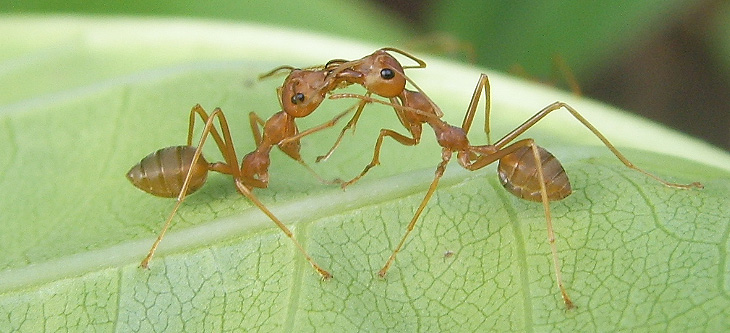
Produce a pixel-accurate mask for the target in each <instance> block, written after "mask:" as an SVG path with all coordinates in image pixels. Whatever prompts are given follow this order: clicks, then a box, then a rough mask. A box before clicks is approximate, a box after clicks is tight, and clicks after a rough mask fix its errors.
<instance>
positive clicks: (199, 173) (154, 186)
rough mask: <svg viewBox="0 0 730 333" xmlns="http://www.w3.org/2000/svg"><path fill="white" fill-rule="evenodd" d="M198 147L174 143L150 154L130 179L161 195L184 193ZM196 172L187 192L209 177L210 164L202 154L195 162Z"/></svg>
mask: <svg viewBox="0 0 730 333" xmlns="http://www.w3.org/2000/svg"><path fill="white" fill-rule="evenodd" d="M195 149H196V148H195V147H192V146H173V147H166V148H162V149H160V150H158V151H156V152H154V153H151V154H149V155H147V156H146V157H145V158H143V159H142V160H141V161H140V162H139V163H137V165H135V166H133V167H132V168H131V169H129V172H127V179H129V181H130V182H131V183H132V184H133V185H134V186H136V187H137V188H139V189H141V190H142V191H145V192H147V193H149V194H152V195H156V196H158V197H165V198H174V197H177V196H178V195H180V192H181V190H182V187H183V183H184V182H185V176H186V175H187V174H188V170H190V168H191V163H192V161H193V155H195ZM192 169H193V170H192V176H191V178H190V184H189V187H188V190H187V192H186V194H190V193H193V192H195V191H196V190H198V189H199V188H200V187H201V186H203V184H205V180H206V179H207V177H208V169H209V164H208V162H207V161H206V160H205V158H203V156H202V155H201V156H200V158H198V161H197V162H196V163H195V165H194V166H192Z"/></svg>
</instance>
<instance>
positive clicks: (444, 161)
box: [378, 148, 452, 278]
mask: <svg viewBox="0 0 730 333" xmlns="http://www.w3.org/2000/svg"><path fill="white" fill-rule="evenodd" d="M451 154H452V152H451V150H449V149H446V148H443V149H442V150H441V163H439V165H438V167H436V174H435V175H434V177H433V181H432V182H431V185H430V186H429V187H428V192H426V195H425V196H424V197H423V200H421V204H420V205H419V206H418V209H417V210H416V213H415V214H414V215H413V218H412V219H411V222H410V223H408V227H407V228H406V233H405V234H404V235H403V238H401V240H400V242H399V243H398V246H396V247H395V249H394V250H393V253H392V254H391V255H390V257H389V258H388V261H386V262H385V265H383V268H381V269H380V271H378V276H380V277H381V278H382V277H385V275H386V274H387V273H388V269H390V266H391V265H392V264H393V261H395V256H396V255H398V252H400V249H401V248H402V247H403V244H405V242H406V239H407V238H408V235H409V234H410V233H411V231H413V228H414V227H415V226H416V221H418V218H419V217H420V216H421V213H422V212H423V209H425V208H426V204H428V202H429V201H430V200H431V196H432V195H433V193H434V191H436V187H438V183H439V180H440V179H441V177H442V176H443V175H444V172H445V171H446V165H448V163H449V161H450V160H451Z"/></svg>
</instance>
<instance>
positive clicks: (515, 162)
mask: <svg viewBox="0 0 730 333" xmlns="http://www.w3.org/2000/svg"><path fill="white" fill-rule="evenodd" d="M383 53H384V54H380V55H379V57H376V58H377V59H379V61H377V62H373V61H372V60H373V59H374V58H373V57H372V56H367V57H365V58H362V59H360V60H356V61H352V62H348V63H343V64H341V65H340V67H338V68H337V69H335V70H334V71H333V73H336V72H337V71H340V70H345V69H347V70H353V71H355V72H360V73H362V76H361V79H358V80H353V81H352V83H358V84H361V85H363V86H364V87H365V88H366V89H367V90H368V93H367V94H366V95H358V94H347V93H346V94H335V95H332V96H330V98H332V99H337V98H358V99H361V100H362V101H363V102H366V103H380V104H384V105H389V106H391V107H393V109H394V110H395V112H396V115H397V116H398V119H399V120H400V122H401V123H402V124H403V125H404V127H405V128H406V130H407V131H408V132H409V133H410V137H409V136H406V135H402V134H399V133H397V132H395V131H393V130H389V129H381V131H380V135H379V136H378V139H377V141H376V144H375V149H374V154H373V158H372V161H371V162H370V163H369V164H368V165H367V166H366V167H365V169H363V171H362V172H361V173H360V174H359V175H358V176H356V177H355V178H353V179H351V180H350V181H347V182H345V183H343V187H346V186H348V185H351V184H353V183H354V182H356V181H358V180H359V179H360V178H362V177H363V176H364V175H365V174H366V173H367V172H368V171H369V170H370V169H371V168H373V167H375V166H376V165H378V164H380V161H379V156H380V149H381V145H382V143H383V139H384V138H385V137H386V136H387V137H391V138H393V139H394V140H396V141H397V142H399V143H401V144H403V145H408V146H412V145H416V144H418V143H419V141H420V138H421V133H422V127H423V124H428V125H430V126H431V128H433V130H434V133H435V135H436V139H437V141H438V143H439V145H440V146H441V147H442V149H441V163H439V165H438V166H437V168H436V173H435V176H434V179H433V181H432V182H431V185H430V186H429V188H428V191H427V193H426V195H425V196H424V198H423V200H422V201H421V203H420V205H419V207H418V209H417V210H416V212H415V214H414V216H413V218H412V219H411V221H410V223H409V224H408V226H407V228H406V232H405V234H404V235H403V237H402V239H401V240H400V242H399V243H398V245H397V246H396V248H395V249H394V250H393V253H392V254H391V256H390V257H389V258H388V260H387V261H386V262H385V264H384V265H383V267H382V268H381V269H380V271H379V272H378V275H379V276H380V277H385V275H386V273H387V271H388V269H389V268H390V266H391V265H392V263H393V261H394V260H395V257H396V255H397V254H398V252H399V251H400V250H401V248H402V247H403V245H404V243H405V241H406V239H407V238H408V235H409V234H410V233H411V231H412V230H413V228H414V226H415V224H416V221H418V218H419V216H420V215H421V213H422V212H423V210H424V208H425V207H426V204H427V203H428V202H429V200H430V198H431V196H432V195H433V193H434V191H435V190H436V188H437V185H438V182H439V180H440V179H441V177H442V176H443V174H444V171H445V170H446V166H447V164H448V162H449V161H450V160H451V157H452V155H453V153H454V152H455V153H456V154H457V161H458V162H459V164H460V165H461V166H462V167H464V168H465V169H467V170H471V171H475V170H479V169H481V168H483V167H485V166H487V165H490V164H492V163H494V162H496V161H499V165H498V173H499V178H500V181H501V183H502V185H503V186H504V187H505V189H507V190H508V191H509V192H510V193H512V194H513V195H515V196H517V197H519V198H522V199H525V200H530V201H535V202H541V203H542V205H543V210H544V214H545V221H546V224H547V232H548V243H549V244H550V249H551V252H552V258H553V266H554V270H555V276H556V282H557V285H558V288H559V289H560V292H561V296H562V298H563V301H564V303H565V305H566V307H567V308H568V309H570V308H573V307H574V305H573V302H572V300H571V299H570V297H569V296H568V293H567V291H566V289H565V287H564V285H563V281H562V276H561V273H560V264H559V259H558V253H557V247H556V244H555V235H554V232H553V226H552V218H551V214H550V204H549V202H550V201H557V200H561V199H563V198H565V197H567V196H568V195H570V194H571V192H572V190H571V187H570V182H569V180H568V177H567V175H566V174H565V170H564V169H563V167H562V165H561V164H560V162H559V161H558V160H557V159H556V158H555V157H554V156H553V155H552V154H550V153H549V152H548V151H547V150H545V149H544V148H541V147H539V146H538V145H537V144H535V142H534V140H533V139H530V138H527V139H521V140H518V141H515V140H516V138H517V137H518V136H520V135H521V134H523V133H524V132H526V131H527V130H528V129H530V128H531V127H532V126H533V125H535V124H536V123H538V122H539V121H540V120H541V119H542V118H544V117H545V116H547V115H548V114H549V113H550V112H552V111H555V110H559V109H563V108H564V109H566V110H567V111H568V112H569V113H570V114H571V115H572V116H573V117H574V118H575V119H577V120H578V121H579V122H580V123H581V124H583V125H584V126H585V127H587V128H588V129H589V130H590V131H591V132H592V133H593V134H594V135H595V136H596V137H598V138H599V139H600V140H601V141H602V142H603V144H604V145H605V146H606V147H607V148H608V149H609V150H610V151H611V152H612V153H613V154H614V155H615V156H616V157H617V158H618V159H619V160H620V161H621V162H622V163H623V164H624V165H626V167H628V168H630V169H634V170H636V171H639V172H641V173H643V174H645V175H646V176H648V177H650V178H653V179H655V180H656V181H659V182H660V183H662V184H664V185H665V186H668V187H673V188H679V189H688V188H692V187H695V188H702V187H703V186H702V184H700V183H697V182H695V183H691V184H686V185H685V184H675V183H670V182H668V181H665V180H663V179H661V178H659V177H657V176H655V175H653V174H650V173H648V172H646V171H644V170H642V169H640V168H638V167H636V166H634V165H633V164H632V163H631V162H630V161H629V160H628V159H627V158H626V157H624V156H623V154H621V153H620V152H619V151H618V150H617V149H616V148H615V147H614V146H613V145H612V144H611V143H610V142H609V141H608V139H606V137H604V136H603V134H601V133H600V132H599V131H598V130H597V129H596V128H595V127H594V126H593V125H592V124H591V123H589V122H588V120H586V119H585V118H584V117H583V116H581V115H580V114H579V113H578V111H576V110H575V109H574V108H572V107H571V106H569V105H567V104H565V103H562V102H555V103H552V104H550V105H548V106H546V107H544V108H543V109H542V110H540V111H538V112H537V113H536V114H535V115H533V116H532V117H530V118H529V119H528V120H527V121H525V122H524V123H523V124H522V125H520V126H518V127H517V128H515V129H514V130H512V131H511V132H509V133H508V134H507V135H505V136H504V137H502V138H501V139H499V140H498V141H497V142H495V143H494V144H487V145H480V146H473V145H471V144H470V143H469V140H468V138H467V134H468V132H469V129H470V128H471V125H472V123H473V120H474V116H475V114H476V110H477V104H478V102H479V100H480V98H481V94H482V91H483V92H484V94H485V99H486V103H485V127H484V128H485V132H486V134H487V137H489V132H490V129H489V115H490V111H491V105H490V85H489V79H488V77H487V75H486V74H482V75H481V76H480V78H479V81H478V83H477V85H476V88H475V90H474V93H473V94H472V98H471V101H470V103H469V106H468V108H467V111H466V114H465V116H464V120H463V122H462V124H461V127H456V126H452V125H449V124H448V123H446V122H445V121H443V120H442V119H441V116H442V112H441V110H440V109H439V108H438V106H436V104H434V103H433V102H432V101H431V100H430V99H429V98H428V96H427V95H426V94H425V93H423V91H421V89H420V88H418V87H417V86H416V85H415V84H413V82H412V81H411V80H410V79H409V78H408V77H407V76H406V75H405V74H404V73H403V71H402V70H401V69H400V67H399V66H398V65H396V64H397V60H395V58H392V56H391V58H392V61H391V60H387V56H389V55H388V54H387V53H385V52H383ZM381 65H387V66H386V67H381ZM345 66H347V67H345ZM361 71H362V72H361ZM373 73H379V74H381V75H375V74H373ZM382 73H387V74H388V75H382ZM350 77H352V78H357V77H358V76H350ZM369 79H371V80H369ZM404 81H408V82H410V83H411V84H412V85H413V86H414V87H416V89H417V91H411V90H408V89H404V88H403V89H401V90H400V91H396V90H398V89H399V88H400V87H401V86H402V85H401V82H404ZM391 83H392V86H393V90H392V91H390V92H392V94H391V96H392V97H390V102H386V101H381V100H377V99H374V98H372V97H370V93H371V92H375V93H376V94H378V95H381V94H380V93H379V92H380V91H386V90H388V89H387V88H388V87H390V86H391ZM376 89H377V90H376ZM376 91H377V92H376ZM381 96H383V95H381ZM361 106H362V104H361ZM361 109H362V108H360V109H358V112H356V114H355V116H353V119H352V120H351V121H350V123H348V125H347V126H354V125H355V123H356V122H357V119H358V118H357V117H359V113H360V112H361V111H362V110H361ZM346 128H347V127H346ZM346 128H345V129H346ZM345 129H343V131H344V130H345ZM338 144H339V139H338V141H336V142H335V145H334V146H333V147H332V149H331V150H330V151H329V152H328V153H327V154H326V155H324V156H323V157H322V158H321V159H324V158H327V157H328V156H329V155H330V154H331V153H332V151H333V150H334V149H335V148H336V147H337V145H338Z"/></svg>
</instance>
